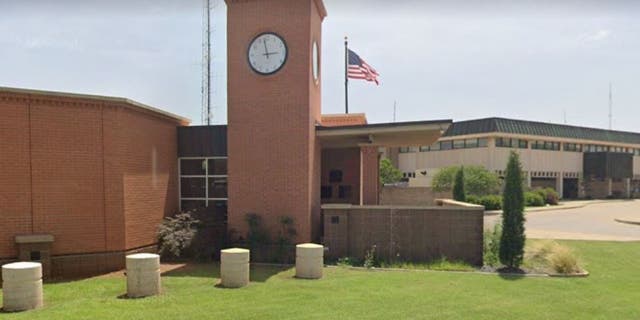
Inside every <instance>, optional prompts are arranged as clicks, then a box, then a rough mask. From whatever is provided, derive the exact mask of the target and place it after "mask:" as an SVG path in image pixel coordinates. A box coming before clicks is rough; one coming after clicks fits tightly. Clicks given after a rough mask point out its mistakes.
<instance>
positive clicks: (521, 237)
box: [500, 151, 525, 269]
mask: <svg viewBox="0 0 640 320" xmlns="http://www.w3.org/2000/svg"><path fill="white" fill-rule="evenodd" d="M502 202H503V204H502V236H501V237H500V262H502V264H503V265H505V266H506V267H507V268H510V269H517V268H519V267H520V265H521V264H522V259H523V256H524V242H525V234H524V221H525V218H524V188H523V186H522V166H521V164H520V157H519V156H518V154H517V153H516V152H515V151H511V155H510V156H509V163H508V164H507V170H506V175H505V188H504V192H503V195H502Z"/></svg>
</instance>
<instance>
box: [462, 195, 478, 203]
mask: <svg viewBox="0 0 640 320" xmlns="http://www.w3.org/2000/svg"><path fill="white" fill-rule="evenodd" d="M465 198H466V199H465V202H467V203H472V204H480V197H478V196H476V195H474V194H468V195H467V196H466V197H465Z"/></svg>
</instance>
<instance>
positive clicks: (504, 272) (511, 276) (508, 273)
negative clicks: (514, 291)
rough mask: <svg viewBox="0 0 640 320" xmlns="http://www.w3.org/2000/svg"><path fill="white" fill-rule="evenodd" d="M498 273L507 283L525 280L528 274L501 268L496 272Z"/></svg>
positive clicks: (519, 270) (522, 271)
mask: <svg viewBox="0 0 640 320" xmlns="http://www.w3.org/2000/svg"><path fill="white" fill-rule="evenodd" d="M496 272H498V276H499V277H500V278H502V279H504V280H507V281H515V280H520V279H524V278H525V276H526V272H525V271H524V270H522V269H509V268H501V269H498V270H496Z"/></svg>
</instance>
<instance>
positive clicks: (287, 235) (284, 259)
mask: <svg viewBox="0 0 640 320" xmlns="http://www.w3.org/2000/svg"><path fill="white" fill-rule="evenodd" d="M279 222H280V230H279V231H278V237H277V239H276V244H277V260H278V261H277V262H279V263H288V262H289V260H291V257H290V255H291V248H292V247H293V243H294V241H295V237H296V235H297V234H298V232H297V231H296V228H295V224H294V221H293V218H291V217H289V216H281V217H280V220H279Z"/></svg>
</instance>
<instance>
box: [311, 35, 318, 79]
mask: <svg viewBox="0 0 640 320" xmlns="http://www.w3.org/2000/svg"><path fill="white" fill-rule="evenodd" d="M311 55H312V59H313V61H312V62H311V63H312V67H311V68H313V70H312V71H313V80H315V82H316V84H318V75H319V70H320V60H318V56H319V54H318V43H317V42H315V41H314V42H313V47H312V48H311Z"/></svg>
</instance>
